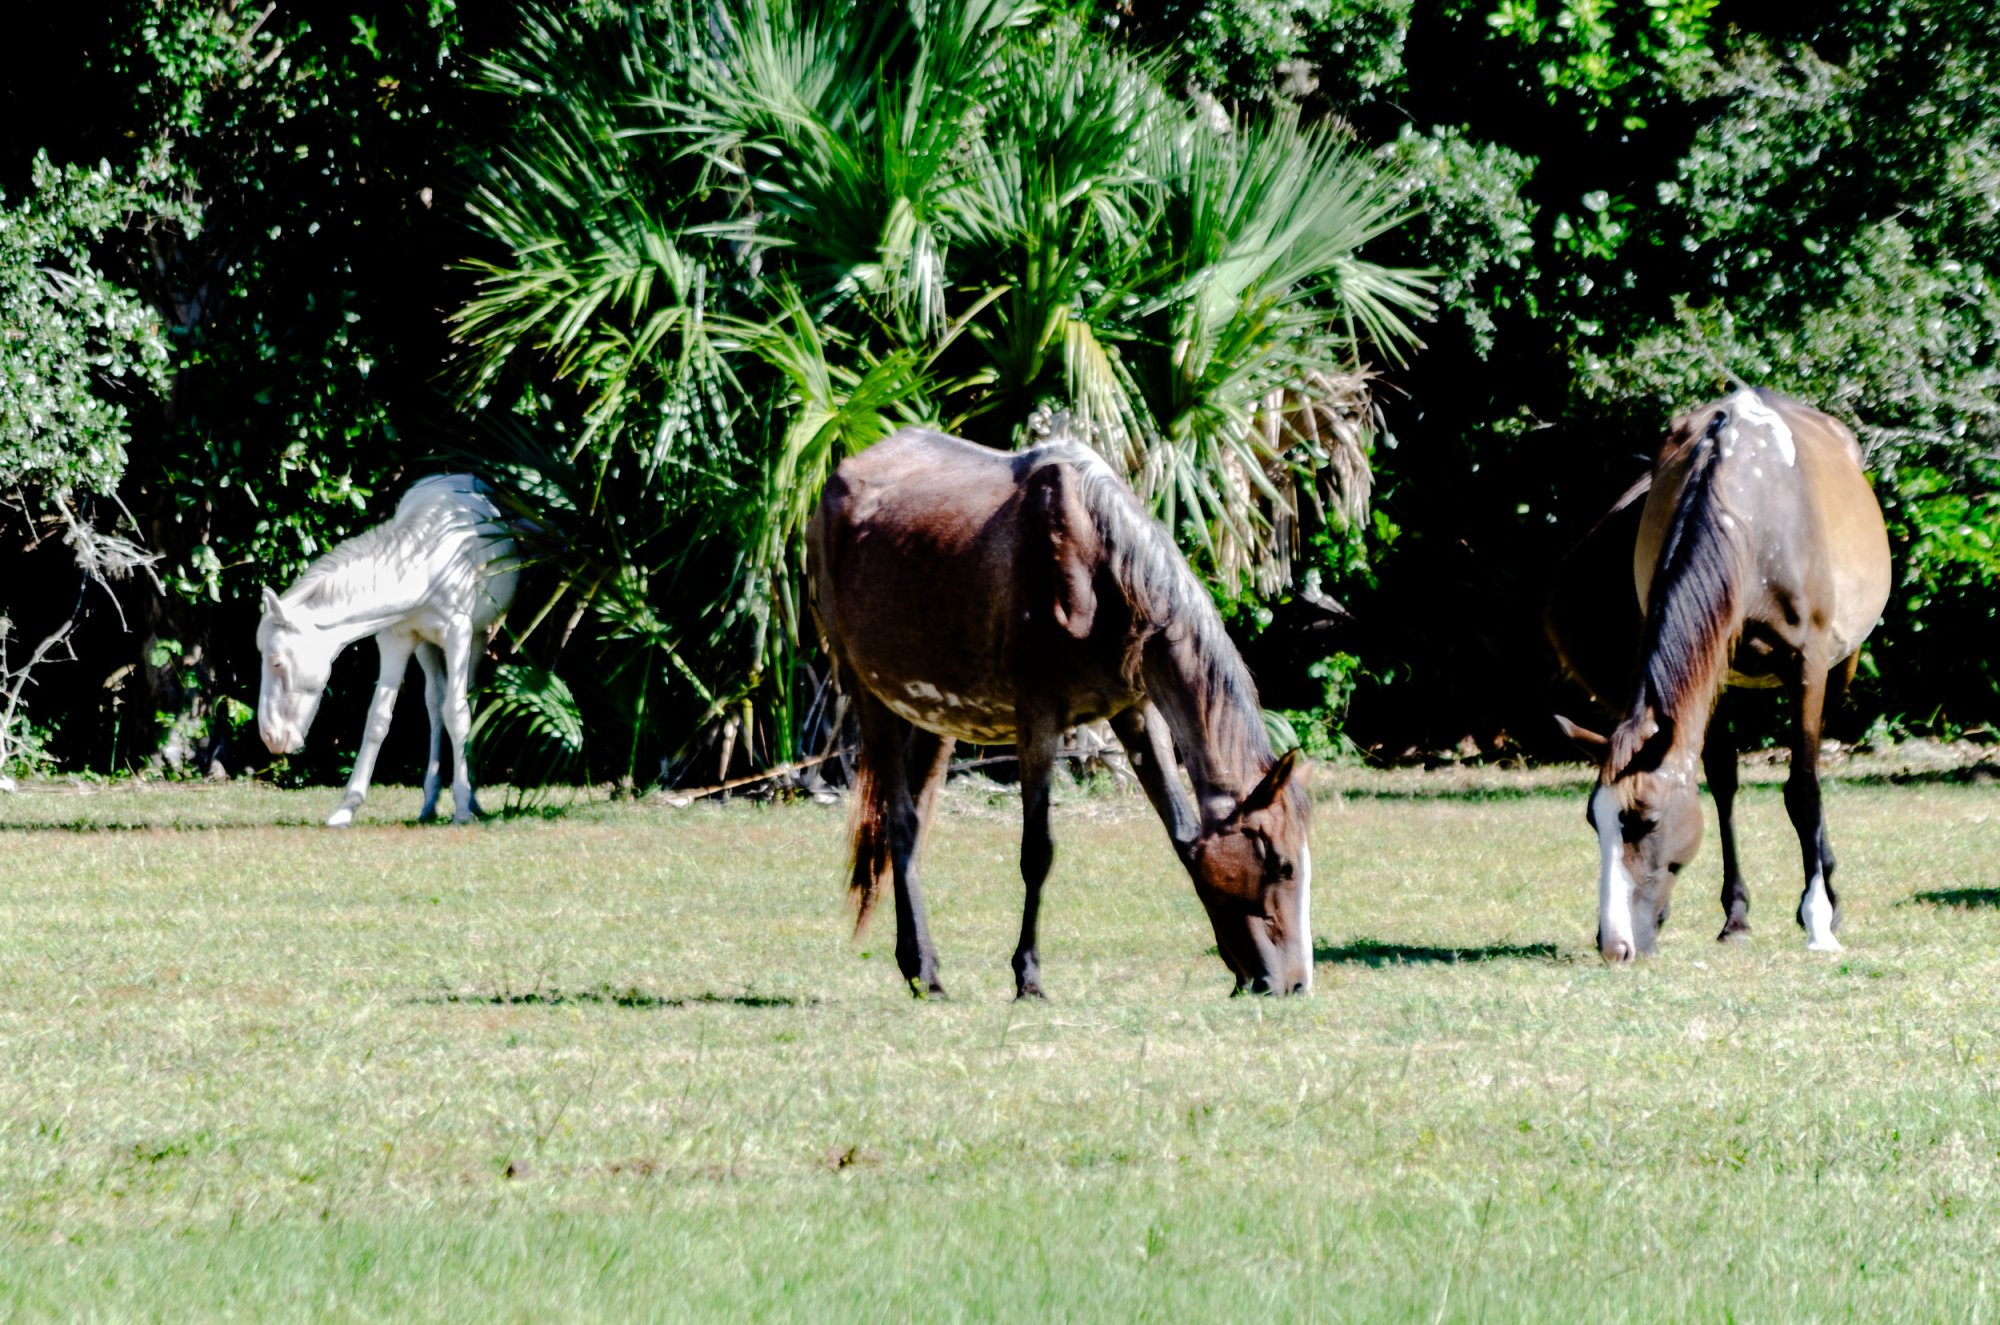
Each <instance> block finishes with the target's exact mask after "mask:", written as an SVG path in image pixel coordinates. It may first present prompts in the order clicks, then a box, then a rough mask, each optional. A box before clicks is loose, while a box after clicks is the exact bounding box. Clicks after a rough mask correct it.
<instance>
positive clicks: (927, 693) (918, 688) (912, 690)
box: [903, 681, 943, 699]
mask: <svg viewBox="0 0 2000 1325" xmlns="http://www.w3.org/2000/svg"><path fill="white" fill-rule="evenodd" d="M903 693H904V694H906V695H908V696H909V697H910V698H911V699H942V698H943V696H942V695H940V694H938V688H937V687H936V686H934V685H932V684H931V683H930V682H929V681H912V682H910V683H909V684H908V685H906V686H904V687H903Z"/></svg>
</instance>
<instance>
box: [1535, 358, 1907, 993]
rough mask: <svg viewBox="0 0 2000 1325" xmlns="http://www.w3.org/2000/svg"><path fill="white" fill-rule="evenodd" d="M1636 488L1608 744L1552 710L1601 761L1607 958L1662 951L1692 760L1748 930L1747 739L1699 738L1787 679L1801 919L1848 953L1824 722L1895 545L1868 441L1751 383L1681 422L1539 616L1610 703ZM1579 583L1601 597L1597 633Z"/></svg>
mask: <svg viewBox="0 0 2000 1325" xmlns="http://www.w3.org/2000/svg"><path fill="white" fill-rule="evenodd" d="M1641 496H1643V498H1644V505H1643V507H1641V508H1640V511H1639V517H1638V520H1637V529H1636V535H1635V536H1633V538H1634V541H1633V543H1632V561H1631V565H1632V572H1633V577H1634V581H1633V583H1634V587H1636V589H1637V591H1638V597H1637V607H1638V610H1639V612H1640V613H1642V614H1643V615H1642V616H1641V617H1640V618H1639V622H1640V625H1639V629H1638V631H1637V632H1636V638H1637V640H1638V655H1637V658H1636V660H1635V661H1636V675H1632V677H1631V680H1630V681H1629V683H1628V684H1629V686H1630V689H1629V690H1628V691H1627V692H1626V693H1627V694H1628V695H1629V697H1630V698H1629V702H1628V703H1626V704H1625V705H1624V708H1623V713H1624V719H1623V721H1621V722H1620V723H1619V724H1618V726H1617V728H1616V729H1615V730H1614V731H1613V732H1612V733H1611V735H1610V736H1609V737H1608V738H1607V737H1604V736H1599V735H1597V734H1596V733H1595V732H1591V731H1586V730H1585V729H1583V728H1581V727H1578V726H1577V725H1576V724H1574V723H1572V722H1570V721H1569V720H1568V719H1566V718H1559V719H1558V721H1559V722H1561V723H1562V725H1563V727H1564V729H1565V730H1566V731H1568V732H1569V734H1570V736H1571V737H1572V738H1573V739H1574V740H1575V741H1576V742H1577V743H1578V744H1579V745H1580V746H1582V747H1583V748H1584V749H1585V750H1586V751H1587V752H1588V753H1590V754H1591V755H1592V756H1593V758H1595V759H1596V760H1598V763H1599V769H1598V779H1597V787H1596V789H1595V790H1594V791H1593V792H1592V793H1591V797H1590V805H1589V809H1588V812H1587V813H1588V817H1589V820H1590V823H1591V825H1592V826H1593V827H1594V828H1595V829H1596V831H1597V836H1598V848H1599V867H1600V868H1599V881H1598V921H1597V943H1598V950H1599V951H1600V952H1602V953H1603V955H1604V956H1605V957H1606V958H1607V959H1609V960H1612V961H1626V960H1630V959H1631V958H1632V957H1634V956H1637V955H1639V954H1641V953H1650V952H1651V951H1652V950H1653V945H1654V941H1655V938H1656V937H1657V934H1658V931H1659V927H1660V926H1661V925H1662V924H1664V923H1665V922H1666V917H1667V908H1668V903H1669V901H1670V898H1671V895H1672V892H1673V884H1674V876H1675V875H1676V874H1678V873H1679V872H1680V869H1681V867H1682V866H1683V865H1685V864H1687V862H1688V861H1689V860H1690V859H1692V858H1693V856H1694V853H1695V849H1696V847H1698V846H1699V845H1700V842H1701V808H1700V804H1699V802H1698V800H1697V798H1696V795H1695V764H1696V762H1697V761H1698V760H1699V761H1700V762H1701V763H1702V765H1703V767H1704V769H1705V771H1706V773H1707V777H1708V783H1709V790H1710V792H1711V793H1712V794H1713V795H1714V796H1715V803H1716V811H1717V819H1718V821H1719V826H1720V830H1721V835H1722V873H1723V880H1722V909H1723V916H1724V919H1723V926H1722V933H1721V935H1720V936H1719V937H1721V938H1723V939H1730V938H1733V937H1735V936H1737V935H1740V934H1743V933H1745V932H1746V931H1748V929H1749V927H1750V921H1749V911H1750V898H1749V893H1748V892H1747V890H1746V889H1745V887H1744V884H1743V876H1742V873H1741V871H1740V870H1739V869H1738V866H1737V860H1736V839H1735V833H1734V827H1733V824H1732V821H1731V807H1732V803H1733V801H1734V798H1735V794H1736V747H1735V744H1734V741H1733V739H1731V737H1730V736H1729V735H1728V725H1727V724H1726V723H1716V724H1715V727H1714V734H1716V735H1718V736H1719V737H1720V739H1717V740H1706V739H1705V738H1707V737H1708V736H1709V735H1710V734H1711V733H1710V719H1711V718H1712V717H1713V715H1714V712H1715V707H1716V704H1717V701H1718V699H1719V698H1720V695H1721V692H1722V689H1723V687H1724V686H1725V685H1732V686H1754V687H1767V686H1782V687H1784V688H1785V689H1786V690H1787V691H1788V692H1789V693H1790V694H1791V695H1792V697H1793V699H1794V701H1795V724H1794V730H1793V735H1792V766H1791V774H1790V776H1789V777H1788V779H1787V780H1786V783H1785V808H1786V809H1787V810H1788V811H1789V812H1790V814H1791V819H1792V825H1793V827H1794V828H1796V829H1797V830H1798V834H1799V846H1800V849H1801V851H1802V853H1803V855H1804V861H1805V889H1804V892H1803V894H1802V895H1801V897H1800V900H1799V908H1798V912H1797V918H1798V922H1799V924H1800V925H1801V926H1803V927H1804V929H1805V931H1806V946H1807V947H1808V948H1810V949H1812V950H1813V951H1816V952H1835V951H1839V949H1840V941H1839V940H1838V939H1836V938H1835V937H1834V930H1835V928H1837V927H1838V925H1839V923H1840V911H1839V900H1838V897H1837V896H1836V894H1835V893H1834V890H1833V866H1834V862H1833V851H1832V848H1831V847H1830V846H1829V844H1828V842H1827V833H1826V818H1825V815H1824V814H1823V812H1822V810H1821V806H1820V793H1819V737H1820V719H1821V714H1822V711H1823V709H1824V706H1825V702H1826V694H1827V689H1828V684H1829V682H1830V681H1831V680H1834V679H1838V680H1840V681H1841V682H1842V683H1843V684H1844V683H1845V680H1846V679H1847V678H1848V677H1851V676H1852V675H1853V670H1854V663H1855V658H1856V655H1857V650H1859V649H1860V647H1861V643H1862V641H1863V640H1865V639H1866V638H1867V637H1868V632H1869V631H1870V630H1871V629H1873V628H1874V625H1875V621H1876V619H1877V618H1878V617H1879V616H1880V615H1881V613H1882V607H1883V605H1884V604H1885V603H1886V602H1887V601H1888V598H1889V538H1888V533H1887V531H1886V530H1885V529H1884V528H1883V524H1882V509H1881V507H1880V506H1879V505H1878V504H1877V503H1876V501H1875V495H1874V493H1873V492H1872V491H1870V489H1869V486H1868V480H1867V477H1866V476H1865V475H1864V474H1863V473H1862V468H1861V448H1860V447H1859V446H1858V445H1857V444H1856V443H1855V440H1854V434H1853V433H1851V432H1849V431H1848V430H1847V428H1846V427H1845V426H1844V425H1842V424H1841V423H1840V422H1838V421H1837V420H1835V419H1832V418H1829V417H1827V416H1826V415H1824V414H1822V413H1820V412H1819V411H1818V410H1816V409H1813V408H1811V407H1810V406H1808V405H1803V404H1800V403H1799V402H1798V401H1795V400H1788V399H1786V398H1785V397H1783V396H1780V395H1777V394H1775V393H1772V392H1769V391H1764V390H1751V389H1749V388H1745V389H1743V390H1741V391H1738V392H1737V393H1736V394H1735V395H1733V396H1730V397H1729V398H1728V399H1726V400H1721V401H1717V402H1715V403H1714V404H1710V405H1704V406H1702V407H1701V408H1700V409H1697V410H1694V411H1692V412H1690V413H1688V414H1685V415H1682V416H1681V417H1680V418H1679V419H1676V420H1675V421H1674V423H1673V425H1672V428H1671V430H1670V431H1669V432H1668V434H1667V439H1666V441H1665V443H1664V444H1663V445H1662V446H1661V448H1660V453H1659V455H1658V457H1657V458H1656V459H1655V460H1654V462H1653V470H1652V474H1651V477H1650V480H1649V482H1648V483H1645V484H1641V485H1640V486H1638V487H1635V488H1634V489H1633V490H1632V491H1630V492H1628V493H1627V494H1626V496H1625V498H1624V499H1623V500H1622V501H1621V503H1620V505H1619V506H1618V507H1614V508H1613V511H1612V513H1611V514H1610V515H1608V516H1607V517H1606V518H1605V520H1604V521H1601V522H1600V523H1599V525H1598V528H1597V529H1596V530H1594V531H1593V532H1592V536H1591V538H1588V539H1586V540H1585V546H1584V548H1582V549H1580V550H1579V553H1577V554H1572V556H1571V557H1570V558H1569V559H1568V560H1567V561H1566V562H1565V570H1566V573H1567V575H1568V576H1569V577H1570V578H1569V580H1568V582H1566V583H1559V584H1558V586H1557V588H1556V590H1555V592H1554V593H1553V594H1552V595H1551V600H1550V610H1549V612H1548V615H1547V617H1546V618H1545V620H1546V623H1547V625H1548V627H1549V633H1550V636H1551V638H1552V639H1553V640H1554V642H1555V645H1556V648H1557V651H1558V652H1559V653H1560V654H1561V655H1562V656H1563V659H1564V661H1565V663H1566V664H1567V665H1568V666H1569V667H1570V668H1571V670H1573V671H1574V672H1576V673H1577V674H1578V676H1579V677H1580V678H1581V679H1582V680H1583V681H1584V682H1585V684H1586V685H1589V686H1590V687H1592V688H1593V689H1594V690H1596V691H1597V692H1598V694H1599V696H1600V697H1601V698H1609V694H1608V692H1607V691H1606V690H1605V689H1604V687H1605V686H1606V685H1608V684H1609V682H1608V681H1607V680H1606V679H1605V678H1606V676H1607V674H1608V670H1609V658H1610V657H1611V656H1612V654H1614V653H1615V651H1616V647H1617V646H1616V645H1615V644H1613V645H1610V646H1607V645H1606V644H1605V643H1603V642H1602V641H1601V640H1600V639H1597V638H1593V634H1594V633H1595V632H1597V631H1601V632H1603V633H1604V635H1605V636H1607V637H1608V638H1610V639H1612V640H1614V641H1615V640H1617V639H1619V638H1620V636H1621V633H1623V637H1624V638H1631V637H1632V636H1631V634H1630V633H1629V631H1630V621H1631V608H1632V600H1630V599H1629V598H1623V597H1622V596H1621V594H1619V593H1618V592H1617V591H1616V590H1614V589H1613V588H1612V587H1611V586H1610V585H1609V584H1608V583H1606V582H1605V577H1604V575H1603V573H1602V569H1601V568H1602V567H1604V566H1605V565H1606V560H1607V559H1606V556H1605V555H1604V554H1605V553H1606V552H1609V551H1610V549H1608V548H1605V547H1604V546H1603V545H1604V544H1607V543H1612V542H1615V541H1617V540H1618V537H1619V531H1620V530H1621V529H1629V528H1631V527H1632V525H1631V519H1630V514H1629V512H1630V510H1631V507H1632V505H1633V504H1635V503H1637V501H1638V499H1639V498H1640V497H1641ZM1593 546H1596V547H1597V549H1598V550H1597V551H1596V552H1593V551H1591V549H1592V547H1593ZM1579 584H1590V585H1591V586H1592V590H1593V591H1601V592H1602V594H1603V598H1604V603H1603V606H1604V611H1603V613H1602V614H1601V615H1600V617H1599V620H1598V625H1597V626H1596V627H1594V628H1593V627H1592V626H1590V625H1589V623H1588V621H1587V614H1586V613H1585V612H1583V611H1582V610H1580V607H1581V602H1580V599H1581V595H1580V594H1579V592H1578V590H1577V586H1578V585H1579ZM1628 675H1630V674H1629V673H1628ZM1704 746H1706V748H1704Z"/></svg>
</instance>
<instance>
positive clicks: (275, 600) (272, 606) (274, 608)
mask: <svg viewBox="0 0 2000 1325" xmlns="http://www.w3.org/2000/svg"><path fill="white" fill-rule="evenodd" d="M264 615H265V616H267V617H269V618H271V620H273V621H276V622H279V623H280V624H284V625H289V624H290V622H291V619H290V618H289V617H287V616H286V615H285V604H284V601H283V600H282V599H280V598H279V597H278V595H277V594H275V593H273V592H272V591H271V586H270V585H268V584H267V585H265V586H264Z"/></svg>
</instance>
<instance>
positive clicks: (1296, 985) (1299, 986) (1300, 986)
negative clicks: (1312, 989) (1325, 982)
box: [1286, 980, 1306, 994]
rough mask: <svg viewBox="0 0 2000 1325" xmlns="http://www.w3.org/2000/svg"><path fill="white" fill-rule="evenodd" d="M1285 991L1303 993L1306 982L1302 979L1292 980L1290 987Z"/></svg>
mask: <svg viewBox="0 0 2000 1325" xmlns="http://www.w3.org/2000/svg"><path fill="white" fill-rule="evenodd" d="M1286 992H1287V993H1293V994H1303V993H1305V992H1306V982H1305V981H1303V980H1294V981H1293V982H1292V987H1291V988H1290V989H1289V990H1287V991H1286Z"/></svg>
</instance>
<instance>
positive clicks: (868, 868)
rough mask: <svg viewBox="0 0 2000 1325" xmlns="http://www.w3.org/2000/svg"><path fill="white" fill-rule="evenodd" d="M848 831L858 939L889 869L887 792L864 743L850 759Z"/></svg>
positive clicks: (849, 884) (850, 885)
mask: <svg viewBox="0 0 2000 1325" xmlns="http://www.w3.org/2000/svg"><path fill="white" fill-rule="evenodd" d="M849 832H850V833H851V834H852V836H853V839H854V872H853V874H852V876H851V877H850V878H849V879H848V881H847V890H848V894H849V896H851V897H852V898H853V899H854V933H855V936H856V937H857V938H858V937H859V936H860V935H861V933H862V931H864V930H866V929H867V928H868V919H869V917H870V916H872V915H873V914H874V913H875V898H876V897H877V895H878V894H880V892H881V891H882V880H883V879H884V878H886V877H887V876H888V874H889V871H890V868H891V860H890V854H889V791H888V788H886V787H884V786H883V785H882V779H881V778H880V777H879V776H878V775H877V774H876V771H875V761H874V760H873V758H871V757H870V754H869V750H868V742H867V741H865V740H864V741H862V742H861V749H860V751H859V752H858V753H857V754H856V755H855V758H854V818H853V822H852V823H851V824H850V825H849Z"/></svg>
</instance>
